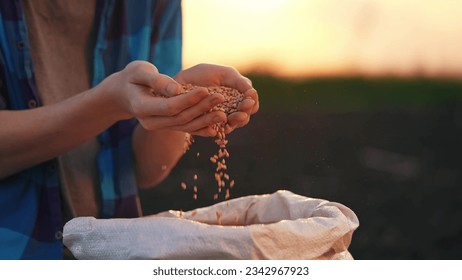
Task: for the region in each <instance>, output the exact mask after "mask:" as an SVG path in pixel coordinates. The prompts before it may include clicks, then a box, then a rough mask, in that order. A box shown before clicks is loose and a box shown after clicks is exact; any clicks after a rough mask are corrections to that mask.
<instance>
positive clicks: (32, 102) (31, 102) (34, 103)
mask: <svg viewBox="0 0 462 280" xmlns="http://www.w3.org/2000/svg"><path fill="white" fill-rule="evenodd" d="M27 106H28V107H29V108H36V107H37V101H35V99H29V101H28V102H27Z"/></svg>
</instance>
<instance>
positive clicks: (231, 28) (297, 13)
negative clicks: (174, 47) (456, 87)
mask: <svg viewBox="0 0 462 280" xmlns="http://www.w3.org/2000/svg"><path fill="white" fill-rule="evenodd" d="M461 3H462V2H460V1H438V0H427V1H419V0H407V1H401V0H310V1H306V0H234V1H226V0H183V17H184V23H183V25H184V54H183V55H184V66H185V67H189V66H191V65H194V64H197V63H200V62H209V63H218V64H228V65H233V66H235V67H236V68H238V69H239V70H241V71H243V72H245V71H250V70H254V71H255V70H257V71H265V72H272V73H275V74H279V75H287V76H308V75H351V74H365V75H384V74H386V75H389V74H392V75H415V74H418V75H452V76H454V75H459V74H462V67H461V65H462V54H461V52H460V51H459V50H461V49H462V36H460V35H461V34H462V21H460V18H462V4H461Z"/></svg>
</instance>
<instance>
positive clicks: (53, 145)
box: [0, 89, 120, 179]
mask: <svg viewBox="0 0 462 280" xmlns="http://www.w3.org/2000/svg"><path fill="white" fill-rule="evenodd" d="M107 94H108V93H106V92H102V91H99V90H98V89H92V90H88V91H86V92H83V93H80V94H78V95H76V96H74V97H72V98H70V99H68V100H65V101H63V102H61V103H57V104H53V105H50V106H43V107H40V108H37V109H32V110H21V111H8V110H3V111H0V179H1V178H5V177H7V176H9V175H12V174H14V173H16V172H19V171H21V170H23V169H25V168H28V167H30V166H33V165H36V164H39V163H41V162H44V161H46V160H49V159H52V158H54V157H56V156H59V155H61V154H63V153H65V152H66V151H68V150H70V149H72V148H74V147H76V146H77V145H79V144H81V143H83V142H85V141H87V140H88V139H90V138H91V137H94V136H96V135H97V134H99V133H100V132H101V131H103V130H104V129H106V128H107V127H109V126H110V125H111V124H113V123H114V122H115V121H117V119H118V116H117V114H116V113H115V111H114V107H113V106H110V105H109V104H108V103H110V102H108V96H107ZM119 115H120V114H119Z"/></svg>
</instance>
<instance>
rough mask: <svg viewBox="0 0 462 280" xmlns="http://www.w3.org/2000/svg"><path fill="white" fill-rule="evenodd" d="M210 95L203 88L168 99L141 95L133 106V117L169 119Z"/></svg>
mask: <svg viewBox="0 0 462 280" xmlns="http://www.w3.org/2000/svg"><path fill="white" fill-rule="evenodd" d="M209 96H210V94H209V92H208V91H207V89H205V88H200V87H198V88H195V89H193V90H191V91H189V92H187V93H185V94H180V95H177V96H173V97H170V98H164V97H156V96H152V95H151V94H145V95H142V96H141V97H140V98H138V99H136V100H135V101H134V102H133V104H132V107H133V112H134V116H135V117H137V118H144V117H152V116H157V117H162V116H163V117H171V116H175V115H178V114H179V113H180V112H182V111H184V110H186V109H188V108H190V107H192V106H194V105H196V104H198V103H199V102H201V101H202V100H204V99H205V98H207V97H209Z"/></svg>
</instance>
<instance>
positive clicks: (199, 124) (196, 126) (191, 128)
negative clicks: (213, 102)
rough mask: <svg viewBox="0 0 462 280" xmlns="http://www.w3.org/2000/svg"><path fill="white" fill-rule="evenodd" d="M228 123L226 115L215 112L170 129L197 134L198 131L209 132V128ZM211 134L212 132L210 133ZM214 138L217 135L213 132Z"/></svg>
mask: <svg viewBox="0 0 462 280" xmlns="http://www.w3.org/2000/svg"><path fill="white" fill-rule="evenodd" d="M224 122H226V114H225V113H223V112H221V111H214V112H210V113H207V114H204V115H202V116H200V117H198V118H195V119H194V120H192V121H190V122H188V123H185V124H182V125H177V126H171V127H170V129H174V130H180V131H185V132H195V131H196V132H197V131H204V129H205V131H207V130H208V129H207V127H211V126H212V125H214V124H217V123H224ZM212 130H213V129H212ZM209 132H210V131H209ZM209 134H210V133H209ZM212 134H213V135H212V136H214V135H215V134H216V133H213V132H212Z"/></svg>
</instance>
